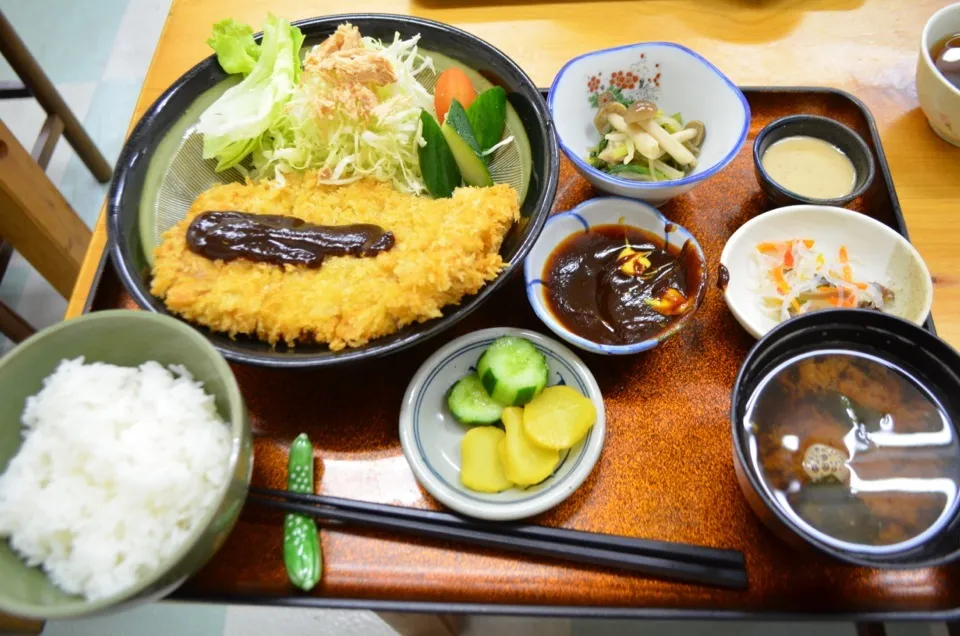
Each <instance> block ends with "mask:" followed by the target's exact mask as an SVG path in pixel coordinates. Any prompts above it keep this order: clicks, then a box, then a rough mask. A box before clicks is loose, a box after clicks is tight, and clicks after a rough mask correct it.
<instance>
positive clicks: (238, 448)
mask: <svg viewBox="0 0 960 636" xmlns="http://www.w3.org/2000/svg"><path fill="white" fill-rule="evenodd" d="M252 466H253V453H252V442H251V438H250V426H249V422H248V420H247V412H246V408H245V406H244V403H243V398H242V397H241V395H240V389H239V387H238V386H237V382H236V379H235V378H234V376H233V373H232V371H231V370H230V367H229V366H228V365H227V363H226V361H225V360H224V359H223V357H222V356H221V355H220V354H219V353H217V351H216V350H215V349H214V348H213V347H212V346H211V345H210V343H209V342H208V341H207V339H206V338H204V336H203V335H201V334H200V333H198V332H197V331H195V330H193V329H192V328H191V327H189V326H188V325H186V324H184V323H182V322H180V321H179V320H176V319H174V318H169V317H166V316H163V315H159V314H153V313H148V312H139V311H123V310H121V311H104V312H96V313H93V314H90V315H87V316H84V317H82V318H77V319H75V320H70V321H67V322H63V323H60V324H58V325H54V326H53V327H50V328H49V329H46V330H44V331H42V332H40V333H38V334H36V335H35V336H33V337H31V338H30V339H28V340H26V341H25V342H23V343H21V344H20V345H19V346H18V347H16V348H15V349H14V350H13V351H11V352H10V353H8V354H7V355H6V356H4V357H2V358H0V612H4V613H9V614H15V615H18V616H24V617H30V618H39V619H53V618H67V617H76V616H82V615H86V614H91V613H98V612H102V611H104V610H107V609H111V608H116V607H119V606H122V605H127V604H129V603H131V602H133V601H146V600H153V599H156V598H159V597H161V596H164V595H166V594H168V593H170V592H171V591H173V590H174V589H175V588H176V587H177V586H178V585H180V584H181V583H182V582H183V581H184V580H186V578H187V577H189V576H190V575H191V574H193V573H194V572H195V571H196V570H198V569H199V568H200V567H201V566H202V565H203V564H204V563H206V561H207V560H208V559H209V558H210V557H211V556H212V555H213V554H214V553H215V552H216V550H217V549H218V548H219V547H220V545H222V544H223V542H224V540H225V539H226V537H227V535H228V534H229V532H230V530H231V529H232V528H233V524H234V522H235V521H236V519H237V517H238V516H239V514H240V510H241V508H242V507H243V501H244V499H245V497H246V493H247V486H248V484H249V482H250V472H251V469H252Z"/></svg>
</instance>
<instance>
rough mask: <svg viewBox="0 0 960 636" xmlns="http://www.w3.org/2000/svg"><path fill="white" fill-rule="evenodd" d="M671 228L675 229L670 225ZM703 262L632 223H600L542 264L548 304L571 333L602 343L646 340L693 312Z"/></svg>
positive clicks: (691, 252)
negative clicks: (633, 225)
mask: <svg viewBox="0 0 960 636" xmlns="http://www.w3.org/2000/svg"><path fill="white" fill-rule="evenodd" d="M668 228H669V226H668ZM703 273H704V272H703V263H702V262H701V259H700V256H699V254H698V253H697V250H696V249H695V248H694V246H693V245H692V244H691V243H690V242H689V241H688V242H687V243H685V244H684V245H683V248H682V249H677V248H675V247H673V246H671V245H669V244H666V243H665V241H664V239H663V237H659V236H654V235H652V234H648V233H647V232H644V231H643V230H641V229H639V228H636V227H632V226H629V225H620V224H612V225H599V226H594V227H591V228H590V229H589V230H587V231H584V232H578V233H576V234H573V235H572V236H569V237H567V238H566V239H564V241H563V242H561V243H560V244H559V245H558V246H557V247H556V248H555V249H554V251H553V252H552V253H551V254H550V257H549V258H548V259H547V262H546V265H545V266H544V269H543V284H544V287H545V288H546V294H545V296H546V300H547V306H548V308H549V309H550V312H551V313H552V314H553V315H554V316H555V317H556V318H557V320H558V321H559V322H560V323H561V324H562V325H563V326H564V327H566V328H567V329H569V330H570V331H572V332H573V333H575V334H577V335H578V336H581V337H583V338H586V339H587V340H591V341H593V342H598V343H601V344H608V345H626V344H632V343H637V342H641V341H643V340H647V339H649V338H652V337H654V336H656V335H657V334H659V333H661V332H662V331H663V330H664V329H666V328H667V327H668V326H669V325H670V324H671V323H673V322H675V321H677V320H678V319H679V318H680V317H681V316H683V315H684V314H686V313H687V312H689V311H691V310H692V309H693V307H694V306H695V304H696V302H697V298H696V296H697V292H698V288H699V285H700V283H701V281H702V279H703Z"/></svg>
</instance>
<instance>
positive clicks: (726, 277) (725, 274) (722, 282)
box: [717, 263, 730, 291]
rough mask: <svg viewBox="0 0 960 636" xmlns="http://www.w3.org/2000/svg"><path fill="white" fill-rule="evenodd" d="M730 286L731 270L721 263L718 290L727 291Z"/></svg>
mask: <svg viewBox="0 0 960 636" xmlns="http://www.w3.org/2000/svg"><path fill="white" fill-rule="evenodd" d="M729 284H730V270H729V269H727V266H726V265H724V264H723V263H720V270H719V271H718V272H717V289H719V290H720V291H727V285H729Z"/></svg>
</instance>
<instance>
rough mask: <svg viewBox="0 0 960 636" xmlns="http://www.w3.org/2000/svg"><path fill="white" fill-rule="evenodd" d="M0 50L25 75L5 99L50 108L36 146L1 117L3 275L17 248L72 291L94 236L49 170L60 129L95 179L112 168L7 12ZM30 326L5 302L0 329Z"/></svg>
mask: <svg viewBox="0 0 960 636" xmlns="http://www.w3.org/2000/svg"><path fill="white" fill-rule="evenodd" d="M0 54H2V55H3V57H4V58H6V60H7V62H9V64H10V66H11V67H13V70H14V71H15V72H16V73H17V75H18V76H19V77H20V80H21V81H22V82H23V83H22V84H16V85H6V86H0V99H6V98H14V97H21V98H22V97H28V96H33V97H35V98H36V100H37V101H38V102H39V103H40V106H42V107H43V109H44V111H46V113H47V118H46V121H44V123H43V127H42V128H41V129H40V135H39V136H38V137H37V141H36V142H35V143H34V145H33V149H32V151H31V152H27V150H26V149H25V148H24V147H23V146H22V145H21V144H20V143H19V142H18V141H17V139H16V138H15V137H14V136H13V134H11V132H10V130H9V129H8V128H7V127H6V126H5V125H4V124H3V122H0V210H2V214H0V280H3V275H4V273H5V272H6V269H7V265H8V264H9V262H10V256H11V255H12V253H13V250H14V249H15V250H17V251H18V252H19V253H20V254H21V255H22V256H23V257H24V258H25V259H27V261H29V262H30V264H31V265H33V266H34V268H36V270H37V271H38V272H40V274H41V275H42V276H43V277H44V278H46V279H47V280H48V281H50V283H51V284H52V285H53V287H54V288H55V289H56V290H57V291H58V292H59V293H60V294H61V295H62V296H63V297H64V298H69V297H70V293H71V291H73V285H74V283H75V282H76V280H77V274H78V273H79V271H80V265H81V263H82V262H83V256H84V253H85V252H86V249H87V245H88V244H89V243H90V230H89V228H87V226H86V225H85V224H84V222H83V221H82V220H81V219H80V217H79V216H78V215H77V213H76V212H75V211H74V210H73V208H71V207H70V204H69V203H67V200H66V199H64V198H63V195H61V194H60V192H59V191H58V190H57V188H56V187H55V186H54V185H53V183H51V182H50V179H49V178H47V175H46V173H45V170H46V168H47V165H48V164H49V162H50V157H51V155H52V154H53V150H54V148H55V147H56V145H57V141H58V140H59V139H60V136H61V135H62V136H63V137H65V138H66V140H67V141H68V142H69V143H70V145H71V146H72V147H73V149H74V151H76V153H77V155H78V156H79V157H80V159H81V160H82V161H83V163H84V164H86V166H87V168H89V169H90V172H92V173H93V175H94V176H95V177H96V178H97V180H98V181H100V182H101V183H106V182H107V181H109V180H110V177H111V176H112V172H113V171H112V169H111V168H110V165H109V164H108V163H107V161H106V159H104V158H103V155H102V154H100V151H99V150H97V147H96V145H94V143H93V140H92V139H91V138H90V136H89V135H88V134H87V132H86V131H85V130H84V129H83V126H82V125H81V124H80V122H79V120H77V118H76V116H75V115H74V114H73V112H72V111H71V110H70V109H69V108H68V107H67V104H66V102H64V101H63V98H62V97H61V96H60V93H58V92H57V89H56V88H55V87H54V86H53V83H52V82H51V81H50V80H49V78H47V76H46V74H44V72H43V69H41V68H40V65H39V64H37V61H36V60H35V59H34V58H33V56H32V55H30V51H28V50H27V47H26V45H24V43H23V41H22V40H21V39H20V37H19V36H18V35H17V33H16V32H15V31H14V30H13V26H12V25H11V24H10V22H9V21H8V20H7V18H6V16H4V15H3V12H0ZM33 331H34V329H33V327H31V326H30V325H29V324H27V322H26V321H25V320H24V319H23V318H22V317H20V316H19V315H18V314H17V313H16V312H14V311H13V310H12V309H10V307H8V306H6V305H5V304H4V303H3V302H2V301H0V332H2V333H3V334H4V335H6V336H7V337H8V338H10V339H11V340H13V341H14V342H20V341H21V340H23V339H24V338H26V337H28V336H29V335H30V334H32V333H33Z"/></svg>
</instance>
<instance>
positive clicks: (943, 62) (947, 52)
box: [930, 33, 960, 89]
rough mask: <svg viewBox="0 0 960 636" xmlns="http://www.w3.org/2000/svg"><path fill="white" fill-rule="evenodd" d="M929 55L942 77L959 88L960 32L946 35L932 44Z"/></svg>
mask: <svg viewBox="0 0 960 636" xmlns="http://www.w3.org/2000/svg"><path fill="white" fill-rule="evenodd" d="M930 57H931V58H933V65H934V66H936V67H937V70H938V71H940V74H941V75H943V77H944V79H946V80H947V81H948V82H950V83H951V84H952V85H953V86H955V87H956V88H958V89H960V33H954V34H953V35H948V36H947V37H945V38H943V39H941V40H940V41H939V42H937V43H936V44H934V45H933V48H931V49H930Z"/></svg>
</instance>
